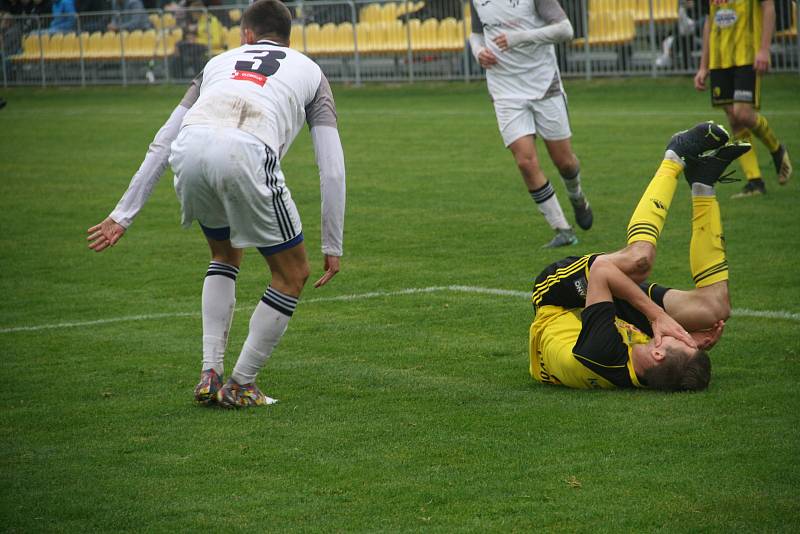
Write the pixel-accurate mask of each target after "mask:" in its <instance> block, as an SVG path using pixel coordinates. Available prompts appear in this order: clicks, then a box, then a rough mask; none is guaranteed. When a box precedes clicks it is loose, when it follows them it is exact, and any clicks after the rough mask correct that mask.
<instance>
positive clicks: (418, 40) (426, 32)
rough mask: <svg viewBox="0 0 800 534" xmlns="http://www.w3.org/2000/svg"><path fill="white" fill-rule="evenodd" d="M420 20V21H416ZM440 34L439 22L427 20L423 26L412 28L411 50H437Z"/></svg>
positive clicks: (433, 19) (431, 19) (432, 19)
mask: <svg viewBox="0 0 800 534" xmlns="http://www.w3.org/2000/svg"><path fill="white" fill-rule="evenodd" d="M414 20H418V19H414ZM438 33H439V20H438V19H435V18H429V19H426V20H425V21H424V22H423V23H422V24H420V25H419V26H417V25H416V24H414V25H413V26H412V27H411V48H412V49H413V50H436V47H437V42H438Z"/></svg>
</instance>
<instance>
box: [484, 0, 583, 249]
mask: <svg viewBox="0 0 800 534" xmlns="http://www.w3.org/2000/svg"><path fill="white" fill-rule="evenodd" d="M471 4H472V34H471V35H470V38H469V43H470V47H471V49H472V54H473V55H474V56H475V59H476V61H478V63H480V65H481V67H483V68H485V69H486V84H487V86H488V88H489V94H490V95H491V97H492V101H493V103H494V110H495V114H496V115H497V124H498V126H499V128H500V134H501V136H502V137H503V143H504V144H505V146H506V147H507V148H508V149H509V150H511V153H512V154H513V156H514V160H515V161H516V162H517V167H518V168H519V171H520V173H521V174H522V179H523V181H524V182H525V185H526V186H527V188H528V191H529V192H530V195H531V198H532V199H533V201H534V202H535V203H536V206H537V207H538V208H539V211H540V212H541V213H542V215H544V218H545V219H546V220H547V223H548V224H549V225H550V228H552V229H553V230H554V231H555V233H556V235H555V236H554V237H553V239H552V240H551V241H550V242H549V243H547V244H546V245H545V246H546V247H551V248H552V247H562V246H566V245H573V244H575V243H577V242H578V239H577V237H575V232H574V231H573V230H572V227H571V226H570V224H569V223H568V222H567V219H566V218H565V217H564V212H563V211H562V210H561V204H559V202H558V198H557V197H556V192H555V190H554V189H553V186H552V185H551V184H550V182H549V181H548V180H547V178H546V177H545V175H544V173H543V172H542V169H541V166H540V165H539V156H538V155H537V152H536V139H535V137H536V136H537V135H538V136H539V137H541V138H542V140H543V141H544V145H545V147H547V152H548V154H549V155H550V159H551V160H552V161H553V163H554V164H555V166H556V168H557V169H558V172H559V174H560V175H561V178H562V179H563V181H564V185H565V186H566V188H567V194H568V196H569V199H570V202H571V203H572V207H573V209H574V211H575V220H576V222H577V223H578V226H580V227H581V228H583V229H584V230H588V229H589V228H591V227H592V221H593V217H592V210H591V208H590V207H589V202H588V201H587V200H586V196H585V195H584V193H583V190H582V189H581V178H580V166H579V163H578V158H577V157H576V156H575V154H574V153H573V151H572V143H571V141H570V138H571V137H572V132H571V131H570V127H569V116H568V114H567V99H566V94H565V93H564V87H563V85H562V84H561V75H560V74H559V71H558V63H557V61H556V53H555V47H554V46H553V43H560V42H564V41H569V40H570V39H572V25H571V24H570V22H569V19H567V15H566V14H565V13H564V10H563V9H561V6H560V5H559V4H558V1H557V0H515V1H513V2H505V1H503V2H499V1H498V2H487V1H477V0H473V1H472V2H471Z"/></svg>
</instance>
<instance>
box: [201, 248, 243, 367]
mask: <svg viewBox="0 0 800 534" xmlns="http://www.w3.org/2000/svg"><path fill="white" fill-rule="evenodd" d="M238 274H239V269H237V268H236V267H234V266H233V265H228V264H226V263H222V262H218V261H212V262H211V263H210V264H209V265H208V272H207V273H206V279H205V281H204V282H203V305H202V306H203V308H202V309H203V371H206V370H208V369H214V371H216V372H217V374H218V375H220V376H222V374H223V373H224V371H225V367H224V360H225V347H226V346H227V345H228V332H229V331H230V328H231V320H232V319H233V310H234V309H235V307H236V276H237V275H238Z"/></svg>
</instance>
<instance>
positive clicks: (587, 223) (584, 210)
mask: <svg viewBox="0 0 800 534" xmlns="http://www.w3.org/2000/svg"><path fill="white" fill-rule="evenodd" d="M569 201H570V203H572V209H573V211H575V222H576V223H578V226H580V227H581V229H583V230H588V229H589V228H591V227H592V223H593V222H594V216H593V215H592V207H591V206H589V201H588V200H586V197H584V196H581V197H580V198H577V199H572V198H570V199H569Z"/></svg>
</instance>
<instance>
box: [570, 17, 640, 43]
mask: <svg viewBox="0 0 800 534" xmlns="http://www.w3.org/2000/svg"><path fill="white" fill-rule="evenodd" d="M634 37H636V26H635V23H634V15H633V13H632V12H631V11H621V12H619V13H615V12H612V11H595V12H591V11H590V12H589V46H609V45H621V44H626V43H630V42H631V41H633V39H634ZM585 44H586V39H585V38H584V37H581V38H579V39H575V40H573V41H572V45H573V46H576V47H581V46H584V45H585Z"/></svg>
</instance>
